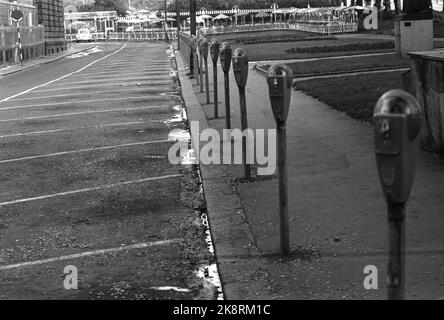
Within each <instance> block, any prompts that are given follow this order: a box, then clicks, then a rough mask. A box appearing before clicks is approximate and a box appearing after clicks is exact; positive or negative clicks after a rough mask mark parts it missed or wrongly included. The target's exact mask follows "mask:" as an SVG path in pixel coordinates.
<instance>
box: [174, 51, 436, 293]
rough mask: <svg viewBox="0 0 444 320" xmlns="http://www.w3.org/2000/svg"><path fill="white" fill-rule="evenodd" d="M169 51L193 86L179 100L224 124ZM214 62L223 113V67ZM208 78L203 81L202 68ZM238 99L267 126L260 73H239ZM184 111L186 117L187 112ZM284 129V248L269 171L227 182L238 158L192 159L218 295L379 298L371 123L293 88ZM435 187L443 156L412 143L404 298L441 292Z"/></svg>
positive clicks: (384, 248)
mask: <svg viewBox="0 0 444 320" xmlns="http://www.w3.org/2000/svg"><path fill="white" fill-rule="evenodd" d="M233 49H234V48H233ZM177 60H178V65H179V68H180V67H181V66H182V69H180V70H179V76H180V79H181V83H182V85H184V83H185V82H187V83H188V84H187V87H186V88H189V89H190V88H191V87H193V88H194V93H193V92H188V91H191V90H186V89H184V87H183V91H184V92H183V95H184V99H185V103H186V104H187V109H193V110H198V109H199V108H200V107H201V108H202V109H203V111H204V113H205V115H206V119H205V121H204V122H206V124H207V125H209V126H210V127H213V128H217V129H222V128H224V125H225V122H224V118H218V119H213V104H209V105H207V104H206V103H205V102H206V101H205V100H206V99H205V94H204V93H200V92H199V87H198V86H197V85H196V84H195V81H194V80H193V81H192V83H191V82H190V80H189V79H188V78H187V77H186V76H185V75H184V72H185V69H183V68H184V65H183V62H182V60H181V58H180V57H178V59H177ZM209 61H210V62H211V59H210V58H209ZM218 68H219V81H218V82H219V84H218V88H219V101H220V103H219V110H220V111H219V115H220V117H223V116H224V112H223V110H224V101H223V92H224V91H223V74H222V72H221V69H220V65H219V66H218ZM209 69H210V71H212V66H211V65H210V68H209ZM209 79H210V83H211V85H212V72H210V74H209ZM230 81H231V82H230V84H231V86H230V89H231V93H232V94H231V97H232V99H231V116H232V125H233V128H240V118H239V114H240V113H239V102H238V89H237V86H236V83H235V81H234V77H233V75H232V71H230ZM196 98H197V100H196ZM190 99H191V100H190ZM189 101H191V102H189ZM192 101H194V102H192ZM197 101H198V102H199V103H200V106H199V103H198V102H197ZM212 101H213V93H212V92H211V102H212ZM189 103H190V105H189ZM247 108H248V121H249V127H250V128H253V129H267V128H274V126H275V124H274V119H273V116H272V113H271V107H270V104H269V97H268V89H267V87H266V82H265V78H264V77H263V76H262V75H260V74H259V73H257V72H255V71H254V70H250V73H249V79H248V84H247ZM200 117H201V118H203V117H204V116H203V114H202V113H200ZM189 120H190V121H192V120H194V116H193V113H191V114H189ZM201 121H202V119H201ZM201 129H203V128H201ZM287 134H288V138H287V139H288V163H289V167H288V174H289V198H290V199H289V208H290V234H291V247H292V250H293V252H294V253H293V254H292V255H291V256H290V257H288V258H282V257H281V256H280V255H279V216H278V193H277V190H278V189H277V181H276V179H263V180H260V181H256V182H253V183H245V184H242V183H241V184H237V183H233V179H234V178H236V177H242V175H243V171H242V166H240V165H230V166H227V165H210V166H205V165H201V166H200V167H201V171H202V178H203V183H204V191H205V196H206V200H207V206H208V215H209V218H210V226H211V230H212V234H213V240H214V244H215V250H216V255H217V257H218V266H219V272H220V276H221V280H222V284H223V288H224V294H225V297H226V298H227V299H385V298H386V285H385V278H386V264H387V257H388V254H387V252H388V241H387V240H388V231H387V223H386V220H387V215H386V212H385V202H384V200H383V197H382V192H381V189H380V185H379V179H378V177H377V173H376V168H375V161H374V151H373V132H372V128H371V127H370V126H369V125H367V124H364V123H361V122H357V121H355V120H353V119H350V118H349V117H347V116H346V115H345V114H342V113H339V112H336V111H334V110H332V109H330V108H329V107H328V106H327V105H325V104H324V103H322V102H320V101H318V100H315V99H313V98H311V97H309V96H306V95H305V94H303V93H301V92H296V91H294V92H293V94H292V104H291V107H290V114H289V118H288V122H287ZM443 190H444V163H443V161H442V160H440V159H437V158H434V157H432V156H431V155H429V154H426V153H422V154H421V162H420V165H419V169H418V172H417V178H416V181H415V185H414V189H413V192H412V196H411V201H410V203H409V205H408V213H407V227H406V232H407V237H406V239H407V248H408V256H407V259H406V263H407V275H406V279H407V290H406V296H407V298H408V299H439V298H442V297H444V272H443V267H444V233H443V232H442V230H444V218H443V217H442V212H443V209H442V198H443ZM367 265H374V266H376V267H377V268H378V271H379V279H378V284H379V289H378V290H365V289H364V286H363V282H364V278H365V276H366V275H365V274H364V273H363V271H364V267H365V266H367Z"/></svg>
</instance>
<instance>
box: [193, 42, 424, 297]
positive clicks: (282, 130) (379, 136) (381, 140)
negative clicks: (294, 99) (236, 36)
mask: <svg viewBox="0 0 444 320" xmlns="http://www.w3.org/2000/svg"><path fill="white" fill-rule="evenodd" d="M192 43H194V45H193V46H194V49H197V48H198V50H199V54H200V57H202V58H203V59H202V58H201V59H200V60H201V61H200V63H201V70H202V60H204V62H205V65H206V64H207V56H208V47H209V45H208V42H207V40H206V39H205V38H203V37H202V38H200V39H199V40H197V39H195V38H194V39H193V40H192ZM210 54H211V57H212V60H213V68H214V70H213V71H214V100H215V101H214V102H215V117H217V116H218V114H217V113H218V111H217V69H216V66H217V61H218V58H220V63H221V67H222V70H223V72H224V77H225V79H224V87H225V104H226V105H225V107H226V110H225V111H226V112H225V115H226V116H225V117H226V120H227V121H226V127H227V129H230V128H231V124H230V96H229V95H230V93H229V82H228V72H229V70H230V65H231V63H232V64H233V73H234V77H235V79H236V83H237V86H238V88H239V96H240V109H241V123H242V130H245V129H247V128H248V122H247V108H246V99H245V87H246V85H247V79H248V56H247V54H246V52H245V51H244V50H243V49H241V48H237V49H235V50H234V51H232V49H231V47H230V46H229V45H228V43H226V42H224V43H222V44H219V43H218V42H217V40H215V39H213V40H212V42H211V44H210ZM195 66H197V64H195ZM205 75H206V83H207V100H208V103H209V95H208V92H209V89H208V68H207V66H205ZM200 76H201V78H200V84H201V88H202V72H201V73H200ZM292 82H293V73H292V70H291V69H290V68H289V67H288V66H286V65H285V64H276V65H273V66H272V67H271V68H270V69H269V71H268V74H267V85H268V90H269V97H270V103H271V109H272V112H273V116H274V119H275V121H276V129H277V157H278V159H277V163H278V178H279V214H280V231H281V234H280V241H281V251H282V253H283V254H288V253H290V240H289V239H290V237H289V226H288V189H287V164H286V163H287V149H286V121H287V117H288V113H289V110H290V102H291V91H292ZM421 123H422V116H421V108H420V106H419V104H418V102H417V101H416V99H415V98H414V97H413V96H412V95H410V94H409V93H407V92H405V91H402V90H391V91H389V92H387V93H386V94H384V95H383V96H382V97H381V98H380V99H379V101H378V102H377V104H376V107H375V109H374V137H375V156H376V164H377V170H378V175H379V178H380V182H381V186H382V190H383V194H384V197H385V200H386V202H387V212H388V226H389V245H390V249H389V263H388V269H387V273H388V276H387V285H388V298H389V299H403V298H404V283H405V280H404V277H405V271H404V259H405V227H404V226H405V205H406V203H407V201H408V199H409V196H410V192H411V189H412V185H413V180H414V177H415V172H416V166H417V161H418V153H419V137H420V131H421ZM242 149H243V162H244V166H245V165H246V147H245V145H243V148H242ZM245 177H246V178H249V177H250V168H249V167H246V166H245Z"/></svg>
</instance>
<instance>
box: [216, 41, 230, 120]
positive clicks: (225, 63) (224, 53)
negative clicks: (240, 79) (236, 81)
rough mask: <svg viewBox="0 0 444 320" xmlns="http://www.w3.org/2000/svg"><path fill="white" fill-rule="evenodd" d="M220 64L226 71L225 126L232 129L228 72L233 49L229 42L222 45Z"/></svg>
mask: <svg viewBox="0 0 444 320" xmlns="http://www.w3.org/2000/svg"><path fill="white" fill-rule="evenodd" d="M219 55H220V64H221V66H222V71H223V72H224V88H225V126H226V128H227V129H231V107H230V78H229V76H228V72H229V71H230V67H231V56H232V50H231V47H230V45H229V44H228V43H227V42H222V44H221V46H220V54H219Z"/></svg>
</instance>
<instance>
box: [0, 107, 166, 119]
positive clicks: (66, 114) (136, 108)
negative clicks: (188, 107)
mask: <svg viewBox="0 0 444 320" xmlns="http://www.w3.org/2000/svg"><path fill="white" fill-rule="evenodd" d="M151 108H168V106H166V105H164V106H148V107H134V108H116V109H104V110H92V111H83V112H69V113H60V114H50V115H46V116H35V117H26V118H15V119H0V122H12V121H26V120H36V119H45V118H57V117H68V116H77V115H83V114H92V113H107V112H120V111H136V110H144V109H151Z"/></svg>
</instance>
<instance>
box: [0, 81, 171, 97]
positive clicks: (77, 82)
mask: <svg viewBox="0 0 444 320" xmlns="http://www.w3.org/2000/svg"><path fill="white" fill-rule="evenodd" d="M168 79H171V77H170V76H158V77H154V76H153V77H136V78H134V77H131V78H121V79H118V78H116V79H111V81H109V80H106V82H104V80H103V79H99V80H97V81H73V82H63V83H54V84H52V85H51V87H55V86H65V85H71V84H82V83H84V84H88V83H113V82H116V81H117V82H122V81H144V80H168ZM0 102H1V101H0Z"/></svg>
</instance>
